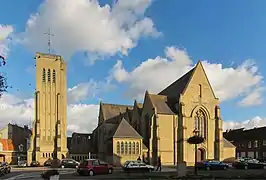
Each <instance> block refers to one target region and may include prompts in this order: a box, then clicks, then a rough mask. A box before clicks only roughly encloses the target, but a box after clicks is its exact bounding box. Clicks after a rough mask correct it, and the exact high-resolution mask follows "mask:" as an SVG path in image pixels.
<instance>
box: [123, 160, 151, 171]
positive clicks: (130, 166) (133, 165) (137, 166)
mask: <svg viewBox="0 0 266 180" xmlns="http://www.w3.org/2000/svg"><path fill="white" fill-rule="evenodd" d="M123 170H124V171H125V172H139V171H142V172H152V171H154V166H151V165H148V164H145V163H143V162H141V161H126V162H125V164H124V166H123Z"/></svg>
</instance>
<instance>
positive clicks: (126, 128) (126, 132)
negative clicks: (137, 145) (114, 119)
mask: <svg viewBox="0 0 266 180" xmlns="http://www.w3.org/2000/svg"><path fill="white" fill-rule="evenodd" d="M113 137H123V138H142V137H141V136H140V135H139V133H138V132H137V131H136V130H135V129H134V128H133V127H132V126H131V125H130V124H129V123H128V122H127V121H126V120H125V119H122V121H121V122H120V124H119V125H118V127H117V128H116V131H115V133H114V135H113Z"/></svg>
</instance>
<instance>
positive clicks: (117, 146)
mask: <svg viewBox="0 0 266 180" xmlns="http://www.w3.org/2000/svg"><path fill="white" fill-rule="evenodd" d="M116 152H117V154H120V143H119V142H117V143H116Z"/></svg>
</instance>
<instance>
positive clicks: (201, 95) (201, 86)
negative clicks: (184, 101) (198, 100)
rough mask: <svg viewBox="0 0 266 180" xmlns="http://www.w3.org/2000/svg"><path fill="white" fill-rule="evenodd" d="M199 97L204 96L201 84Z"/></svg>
mask: <svg viewBox="0 0 266 180" xmlns="http://www.w3.org/2000/svg"><path fill="white" fill-rule="evenodd" d="M199 97H202V86H201V84H199Z"/></svg>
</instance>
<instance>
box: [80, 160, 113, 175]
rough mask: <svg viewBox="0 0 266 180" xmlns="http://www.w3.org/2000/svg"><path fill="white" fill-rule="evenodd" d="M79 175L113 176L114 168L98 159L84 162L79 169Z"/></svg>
mask: <svg viewBox="0 0 266 180" xmlns="http://www.w3.org/2000/svg"><path fill="white" fill-rule="evenodd" d="M77 173H78V174H79V175H81V176H82V175H89V176H94V175H96V174H112V173H113V166H112V165H109V164H108V163H106V162H103V161H101V160H98V159H86V160H83V161H82V162H81V163H80V165H79V166H78V168H77Z"/></svg>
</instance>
